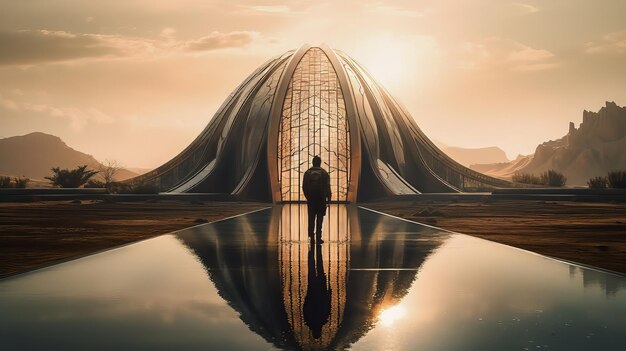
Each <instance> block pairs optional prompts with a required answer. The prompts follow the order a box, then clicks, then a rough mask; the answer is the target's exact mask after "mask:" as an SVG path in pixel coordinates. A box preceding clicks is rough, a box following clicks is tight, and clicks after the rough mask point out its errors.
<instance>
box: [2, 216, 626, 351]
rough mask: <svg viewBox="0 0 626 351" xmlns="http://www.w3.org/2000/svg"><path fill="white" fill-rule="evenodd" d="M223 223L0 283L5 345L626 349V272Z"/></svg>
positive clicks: (411, 233)
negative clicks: (319, 241)
mask: <svg viewBox="0 0 626 351" xmlns="http://www.w3.org/2000/svg"><path fill="white" fill-rule="evenodd" d="M305 228H306V221H305V212H304V207H303V206H298V205H285V206H282V207H275V208H273V209H268V210H263V211H258V212H255V213H251V214H248V215H244V216H239V217H235V218H233V219H229V220H224V221H219V222H214V223H209V224H205V225H201V226H197V227H194V228H190V229H186V230H183V231H180V232H178V233H174V234H169V235H164V236H160V237H157V238H154V239H150V240H145V241H142V242H139V243H136V244H133V245H128V246H125V247H122V248H119V249H115V250H111V251H107V252H103V253H100V254H97V255H93V256H89V257H85V258H82V259H78V260H75V261H71V262H67V263H63V264H59V265H56V266H52V267H49V268H46V269H42V270H38V271H35V272H31V273H27V274H23V275H18V276H14V277H11V278H7V279H4V280H1V281H0V349H1V350H40V349H70V348H72V349H89V350H110V349H150V350H169V349H191V350H195V349H198V350H199V349H203V350H206V349H216V350H225V349H241V350H268V349H304V350H313V349H345V348H353V349H359V350H361V349H362V350H372V349H375V350H379V349H391V350H396V349H397V350H420V349H421V350H491V349H492V350H525V349H527V350H538V349H552V350H591V349H596V350H622V349H623V348H624V346H623V345H625V344H626V290H625V288H626V278H624V277H623V276H619V275H612V274H608V273H605V272H601V271H597V270H591V269H587V268H582V267H578V266H573V265H570V264H567V263H563V262H559V261H556V260H552V259H549V258H546V257H543V256H540V255H535V254H531V253H528V252H525V251H522V250H517V249H514V248H511V247H508V246H504V245H500V244H496V243H492V242H489V241H485V240H482V239H477V238H473V237H469V236H465V235H460V234H450V233H448V232H445V231H441V230H438V229H435V228H430V227H427V226H423V225H419V224H416V223H412V222H408V221H404V220H400V219H397V218H394V217H390V216H386V215H383V214H379V213H375V212H373V211H369V210H366V209H358V208H354V207H345V206H341V205H336V206H332V207H331V208H330V209H329V216H328V218H327V220H326V224H325V231H324V239H325V241H326V242H325V243H324V244H323V245H321V246H316V245H312V244H311V243H310V242H309V240H308V238H307V236H306V230H305Z"/></svg>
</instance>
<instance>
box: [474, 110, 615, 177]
mask: <svg viewBox="0 0 626 351" xmlns="http://www.w3.org/2000/svg"><path fill="white" fill-rule="evenodd" d="M518 160H519V158H518ZM518 160H515V161H511V162H509V163H507V164H506V165H484V164H482V165H474V166H472V169H475V170H477V171H480V172H484V173H486V174H489V175H493V176H496V177H503V178H510V176H511V175H512V174H513V173H515V172H516V171H519V172H523V173H533V174H539V173H541V172H544V171H546V170H548V169H554V170H557V171H559V172H562V173H563V174H565V176H566V177H567V178H568V184H569V185H585V184H586V182H587V180H588V179H589V178H591V177H595V176H601V175H606V174H607V173H608V172H609V171H612V170H626V107H620V106H618V105H617V104H616V103H615V102H608V101H607V102H606V104H605V106H604V107H602V108H601V109H600V110H599V111H598V112H591V111H586V110H585V111H583V122H582V123H581V124H580V126H579V127H578V128H576V126H575V125H574V123H573V122H570V124H569V132H568V133H567V135H565V136H564V137H562V138H560V139H557V140H550V141H547V142H544V143H542V144H541V145H539V146H537V149H536V150H535V153H534V154H533V155H530V156H526V159H525V160H524V162H516V161H518ZM504 170H506V171H504Z"/></svg>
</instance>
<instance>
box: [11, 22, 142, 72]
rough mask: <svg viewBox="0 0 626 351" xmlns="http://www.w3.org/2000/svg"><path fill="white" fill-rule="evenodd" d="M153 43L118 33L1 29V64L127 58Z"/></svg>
mask: <svg viewBox="0 0 626 351" xmlns="http://www.w3.org/2000/svg"><path fill="white" fill-rule="evenodd" d="M150 46H151V44H150V43H149V42H146V41H145V40H137V39H132V38H127V37H123V36H117V35H102V34H73V33H69V32H64V31H49V30H18V31H0V65H30V64H37V63H44V62H59V61H71V60H76V59H82V58H100V57H123V56H128V55H132V54H133V53H135V52H137V51H140V50H147V49H149V47H150Z"/></svg>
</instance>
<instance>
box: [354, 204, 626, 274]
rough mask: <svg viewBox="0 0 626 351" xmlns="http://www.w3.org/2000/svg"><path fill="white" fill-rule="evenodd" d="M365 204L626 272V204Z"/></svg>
mask: <svg viewBox="0 0 626 351" xmlns="http://www.w3.org/2000/svg"><path fill="white" fill-rule="evenodd" d="M365 206H366V207H369V208H372V209H375V210H378V211H382V212H385V213H389V214H393V215H396V216H399V217H402V218H406V219H410V220H414V221H417V222H422V223H426V224H431V225H435V226H438V227H441V228H445V229H449V230H453V231H457V232H461V233H465V234H470V235H473V236H477V237H481V238H484V239H488V240H493V241H496V242H500V243H503V244H507V245H511V246H515V247H519V248H522V249H526V250H530V251H534V252H538V253H541V254H544V255H547V256H552V257H557V258H561V259H565V260H570V261H575V262H580V263H583V264H588V265H593V266H597V267H602V268H605V269H610V270H614V271H618V272H622V273H626V203H582V202H560V201H559V202H552V201H531V200H523V201H513V200H492V201H486V202H461V201H458V202H453V201H441V202H439V201H435V202H433V201H431V202H418V201H403V202H401V201H395V202H391V201H390V202H376V203H369V204H365Z"/></svg>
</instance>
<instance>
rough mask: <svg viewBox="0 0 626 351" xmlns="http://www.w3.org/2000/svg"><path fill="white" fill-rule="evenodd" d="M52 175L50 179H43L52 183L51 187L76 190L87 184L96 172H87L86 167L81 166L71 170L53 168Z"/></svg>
mask: <svg viewBox="0 0 626 351" xmlns="http://www.w3.org/2000/svg"><path fill="white" fill-rule="evenodd" d="M52 173H53V174H52V176H51V177H45V178H46V179H48V180H50V181H51V182H52V185H55V186H59V187H61V188H78V187H80V186H81V185H83V184H85V183H87V182H88V181H89V179H91V177H93V176H94V175H96V174H97V173H98V171H93V170H89V169H87V165H83V166H78V167H76V169H72V170H69V169H60V168H59V167H54V168H52Z"/></svg>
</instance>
